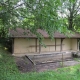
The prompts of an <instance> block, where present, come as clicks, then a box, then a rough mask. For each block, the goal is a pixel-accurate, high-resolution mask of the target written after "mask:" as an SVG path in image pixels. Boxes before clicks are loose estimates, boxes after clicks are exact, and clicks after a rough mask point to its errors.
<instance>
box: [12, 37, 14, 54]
mask: <svg viewBox="0 0 80 80" xmlns="http://www.w3.org/2000/svg"><path fill="white" fill-rule="evenodd" d="M13 53H14V38H13V39H12V54H13Z"/></svg>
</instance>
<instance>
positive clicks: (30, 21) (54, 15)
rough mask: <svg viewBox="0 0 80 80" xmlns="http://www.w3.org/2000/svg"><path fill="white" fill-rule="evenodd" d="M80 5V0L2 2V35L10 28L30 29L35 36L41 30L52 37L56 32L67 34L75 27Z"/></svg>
mask: <svg viewBox="0 0 80 80" xmlns="http://www.w3.org/2000/svg"><path fill="white" fill-rule="evenodd" d="M78 3H79V0H0V34H1V36H3V37H5V35H6V34H7V33H8V32H9V29H10V28H16V27H22V28H24V29H25V28H28V29H30V30H31V32H32V33H34V34H38V33H37V32H36V30H37V29H39V28H40V29H43V30H45V31H46V32H47V33H48V34H49V36H50V37H53V33H54V32H55V31H58V32H67V31H68V27H72V26H73V17H74V16H75V15H76V14H77V12H78V8H79V5H78ZM59 15H61V16H59ZM64 15H66V16H68V17H66V16H65V18H64ZM62 16H63V17H62ZM65 19H67V20H66V21H67V24H66V21H65ZM70 19H71V20H70ZM70 24H71V25H72V26H67V27H66V25H70ZM76 26H77V25H76ZM37 37H39V36H37Z"/></svg>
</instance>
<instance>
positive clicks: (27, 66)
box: [15, 57, 80, 72]
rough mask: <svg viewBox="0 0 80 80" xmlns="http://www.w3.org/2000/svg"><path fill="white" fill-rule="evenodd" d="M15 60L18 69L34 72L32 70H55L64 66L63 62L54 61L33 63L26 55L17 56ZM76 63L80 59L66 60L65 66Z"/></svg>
mask: <svg viewBox="0 0 80 80" xmlns="http://www.w3.org/2000/svg"><path fill="white" fill-rule="evenodd" d="M15 62H16V64H17V67H18V69H19V70H20V71H21V72H32V71H36V72H42V71H46V70H54V69H57V68H61V67H62V62H53V63H52V62H51V63H45V64H37V65H33V63H32V62H30V60H29V59H27V58H25V57H23V58H22V57H15ZM76 64H80V61H77V60H70V61H64V67H65V66H73V65H76Z"/></svg>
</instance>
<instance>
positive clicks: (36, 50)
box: [35, 38, 37, 52]
mask: <svg viewBox="0 0 80 80" xmlns="http://www.w3.org/2000/svg"><path fill="white" fill-rule="evenodd" d="M35 43H36V52H37V38H36V40H35Z"/></svg>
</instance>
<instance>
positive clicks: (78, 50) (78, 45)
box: [77, 38, 79, 51]
mask: <svg viewBox="0 0 80 80" xmlns="http://www.w3.org/2000/svg"><path fill="white" fill-rule="evenodd" d="M77 50H78V51H79V38H77Z"/></svg>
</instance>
